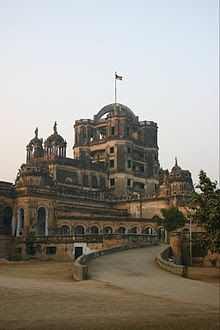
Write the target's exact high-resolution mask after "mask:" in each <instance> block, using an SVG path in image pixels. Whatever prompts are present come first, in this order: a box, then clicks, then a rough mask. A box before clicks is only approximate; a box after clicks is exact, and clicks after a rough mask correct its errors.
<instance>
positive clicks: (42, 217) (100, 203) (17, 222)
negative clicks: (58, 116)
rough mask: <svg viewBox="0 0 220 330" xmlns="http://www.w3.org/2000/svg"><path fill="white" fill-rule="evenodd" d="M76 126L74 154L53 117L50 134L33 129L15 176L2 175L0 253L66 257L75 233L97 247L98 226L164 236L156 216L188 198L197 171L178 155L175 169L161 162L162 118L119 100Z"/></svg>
mask: <svg viewBox="0 0 220 330" xmlns="http://www.w3.org/2000/svg"><path fill="white" fill-rule="evenodd" d="M74 129H75V144H74V146H73V155H74V156H73V158H67V157H66V146H67V143H66V141H65V140H64V139H63V137H62V136H60V135H59V134H58V131H57V124H56V122H55V124H54V127H53V134H52V135H50V136H49V137H48V138H47V139H46V140H45V141H44V142H43V139H42V138H39V137H38V129H36V130H35V136H34V138H33V139H32V140H31V141H30V142H29V143H28V145H27V147H26V150H27V157H26V163H25V164H22V165H21V167H20V170H19V173H18V175H17V178H16V181H15V183H14V184H12V183H8V182H0V235H2V236H1V237H2V239H1V240H0V244H2V249H1V245H0V257H1V253H2V256H3V255H5V253H6V250H7V251H8V256H9V257H16V256H18V255H19V254H20V255H21V256H22V257H23V258H26V257H28V256H30V255H33V254H34V255H36V256H37V257H39V258H40V257H42V256H44V258H46V256H45V255H46V254H47V252H48V253H49V254H58V255H59V257H60V258H62V259H65V256H66V254H68V255H69V256H70V255H71V253H72V252H71V251H72V250H73V248H74V246H75V247H76V246H77V244H79V243H77V242H76V239H77V237H80V240H81V244H84V245H83V246H84V248H88V247H89V246H90V248H91V247H92V248H99V247H100V246H98V245H97V244H99V243H100V238H98V237H97V235H100V234H102V236H103V234H112V235H113V234H114V235H115V237H116V236H117V234H118V235H124V234H128V233H130V234H135V235H138V234H139V235H141V234H157V235H159V236H160V237H161V235H163V228H162V227H157V224H156V222H155V221H154V216H155V215H160V209H161V208H167V207H169V206H170V205H177V206H178V207H180V208H181V207H183V206H184V205H186V203H187V201H188V199H189V194H190V192H191V191H192V189H193V186H192V179H191V174H190V172H189V171H188V170H182V169H181V168H180V167H179V166H178V164H177V160H176V163H175V165H174V167H173V168H172V170H171V172H169V171H168V170H166V171H163V170H162V168H160V164H159V160H158V145H157V130H158V127H157V124H156V123H154V122H152V121H139V120H138V117H137V116H136V115H135V114H134V113H133V112H132V111H131V110H130V109H129V108H128V107H126V106H125V105H122V104H118V103H117V104H110V105H107V106H105V107H104V108H102V109H101V110H100V111H99V112H98V113H97V115H95V116H94V118H93V120H92V119H81V120H77V121H76V122H75V126H74ZM78 235H79V236H78ZM80 235H81V236H80ZM93 235H96V240H95V241H94V239H93V243H94V244H95V245H94V244H93V246H92V245H91V244H90V245H89V242H90V243H91V242H92V241H91V240H92V237H93ZM51 237H56V239H55V238H54V239H53V240H52V241H50V240H49V238H51ZM59 237H62V238H63V239H64V238H65V239H64V240H62V239H61V238H59ZM70 237H71V240H70ZM3 238H4V239H3ZM67 238H69V241H68V242H71V244H72V245H71V244H70V245H68V248H66V245H65V244H67ZM51 242H52V243H51ZM51 244H52V246H51ZM1 251H2V252H1ZM6 254H7V253H6ZM42 258H43V257H42ZM67 259H68V258H67Z"/></svg>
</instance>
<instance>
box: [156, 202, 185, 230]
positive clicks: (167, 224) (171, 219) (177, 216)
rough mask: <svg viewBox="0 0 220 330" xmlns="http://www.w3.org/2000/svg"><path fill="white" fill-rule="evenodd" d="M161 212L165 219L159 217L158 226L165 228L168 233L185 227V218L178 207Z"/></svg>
mask: <svg viewBox="0 0 220 330" xmlns="http://www.w3.org/2000/svg"><path fill="white" fill-rule="evenodd" d="M160 212H161V213H162V215H163V218H159V217H158V218H157V220H156V221H157V223H158V225H162V226H164V228H165V229H166V230H167V231H168V232H171V231H174V230H177V229H178V228H181V227H183V226H184V225H185V220H186V219H185V216H184V214H183V213H182V212H181V211H180V210H179V209H178V208H177V207H175V206H171V207H170V208H168V209H161V210H160Z"/></svg>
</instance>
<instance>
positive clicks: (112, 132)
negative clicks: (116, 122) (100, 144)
mask: <svg viewBox="0 0 220 330" xmlns="http://www.w3.org/2000/svg"><path fill="white" fill-rule="evenodd" d="M111 135H115V128H114V126H113V127H112V128H111Z"/></svg>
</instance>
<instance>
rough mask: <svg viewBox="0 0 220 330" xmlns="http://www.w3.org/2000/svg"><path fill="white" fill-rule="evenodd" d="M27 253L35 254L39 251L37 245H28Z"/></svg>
mask: <svg viewBox="0 0 220 330" xmlns="http://www.w3.org/2000/svg"><path fill="white" fill-rule="evenodd" d="M26 252H27V254H32V255H35V254H36V252H37V248H36V247H35V246H32V245H30V246H27V250H26Z"/></svg>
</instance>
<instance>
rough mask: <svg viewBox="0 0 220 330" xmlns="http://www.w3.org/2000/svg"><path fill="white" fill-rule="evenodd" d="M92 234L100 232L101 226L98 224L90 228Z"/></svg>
mask: <svg viewBox="0 0 220 330" xmlns="http://www.w3.org/2000/svg"><path fill="white" fill-rule="evenodd" d="M90 232H91V234H98V233H99V228H98V227H97V226H92V227H91V228H90Z"/></svg>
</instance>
